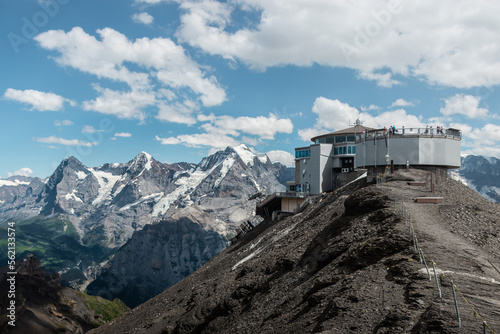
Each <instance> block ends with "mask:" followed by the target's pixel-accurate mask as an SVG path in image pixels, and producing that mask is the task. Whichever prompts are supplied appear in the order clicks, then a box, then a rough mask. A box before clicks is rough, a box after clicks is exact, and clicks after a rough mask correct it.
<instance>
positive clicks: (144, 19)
mask: <svg viewBox="0 0 500 334" xmlns="http://www.w3.org/2000/svg"><path fill="white" fill-rule="evenodd" d="M132 20H133V21H134V22H137V23H142V24H151V23H153V20H154V18H153V17H152V16H151V15H149V14H148V13H146V12H142V13H135V14H134V15H132Z"/></svg>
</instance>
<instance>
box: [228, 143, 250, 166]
mask: <svg viewBox="0 0 500 334" xmlns="http://www.w3.org/2000/svg"><path fill="white" fill-rule="evenodd" d="M233 150H234V151H235V152H236V153H237V154H238V155H239V157H240V158H241V160H243V163H244V164H245V165H250V166H253V164H254V161H253V158H255V154H253V153H252V151H250V149H249V148H248V147H247V146H246V145H245V144H241V145H239V146H235V147H233Z"/></svg>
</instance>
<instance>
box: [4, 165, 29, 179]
mask: <svg viewBox="0 0 500 334" xmlns="http://www.w3.org/2000/svg"><path fill="white" fill-rule="evenodd" d="M7 174H8V175H9V177H10V176H14V175H19V176H31V175H33V171H32V170H31V168H28V167H24V168H21V169H19V170H16V171H15V172H14V173H7Z"/></svg>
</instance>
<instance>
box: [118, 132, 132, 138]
mask: <svg viewBox="0 0 500 334" xmlns="http://www.w3.org/2000/svg"><path fill="white" fill-rule="evenodd" d="M115 137H123V138H129V137H132V134H131V133H130V132H117V133H115Z"/></svg>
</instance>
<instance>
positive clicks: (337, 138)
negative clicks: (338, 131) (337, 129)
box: [335, 136, 345, 143]
mask: <svg viewBox="0 0 500 334" xmlns="http://www.w3.org/2000/svg"><path fill="white" fill-rule="evenodd" d="M335 142H336V143H344V142H345V136H337V137H335Z"/></svg>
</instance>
